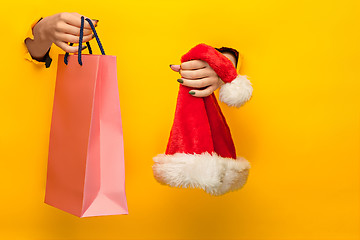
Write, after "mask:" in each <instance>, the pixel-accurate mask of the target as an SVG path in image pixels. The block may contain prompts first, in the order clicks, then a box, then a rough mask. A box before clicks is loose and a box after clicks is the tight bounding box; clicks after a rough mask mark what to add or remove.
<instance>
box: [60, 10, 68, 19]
mask: <svg viewBox="0 0 360 240" xmlns="http://www.w3.org/2000/svg"><path fill="white" fill-rule="evenodd" d="M68 16H69V13H68V12H62V13H60V14H59V18H60V19H61V20H66V19H67V18H68Z"/></svg>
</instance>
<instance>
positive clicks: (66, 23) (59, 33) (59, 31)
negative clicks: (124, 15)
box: [25, 12, 98, 60]
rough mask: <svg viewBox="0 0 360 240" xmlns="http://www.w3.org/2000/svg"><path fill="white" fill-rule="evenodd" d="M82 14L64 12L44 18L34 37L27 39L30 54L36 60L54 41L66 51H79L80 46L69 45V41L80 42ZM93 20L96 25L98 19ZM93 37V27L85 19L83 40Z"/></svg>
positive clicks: (34, 31)
mask: <svg viewBox="0 0 360 240" xmlns="http://www.w3.org/2000/svg"><path fill="white" fill-rule="evenodd" d="M81 16H82V15H80V14H79V13H68V12H63V13H58V14H55V15H51V16H48V17H45V18H43V19H42V20H41V21H40V22H38V23H37V24H36V25H35V26H34V28H33V35H34V39H30V38H27V39H26V40H25V44H26V46H27V48H28V50H29V53H30V55H31V56H32V57H33V58H34V59H36V60H39V59H41V58H43V57H44V56H45V54H46V52H47V51H48V50H49V48H50V47H51V45H52V44H53V43H54V44H55V45H56V46H58V47H59V48H61V49H62V50H64V51H65V52H69V53H75V52H77V51H78V47H77V46H69V45H68V43H79V36H80V25H81V20H80V19H81ZM92 22H93V24H94V26H96V25H97V22H98V21H97V20H92ZM92 38H93V32H92V30H91V27H90V25H89V23H88V22H87V21H85V22H84V36H83V42H88V41H90V40H91V39H92ZM85 47H86V46H83V49H84V48H85Z"/></svg>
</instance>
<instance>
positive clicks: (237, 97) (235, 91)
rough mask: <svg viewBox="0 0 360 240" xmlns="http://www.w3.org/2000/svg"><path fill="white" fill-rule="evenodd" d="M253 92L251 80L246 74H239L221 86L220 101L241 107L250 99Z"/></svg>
mask: <svg viewBox="0 0 360 240" xmlns="http://www.w3.org/2000/svg"><path fill="white" fill-rule="evenodd" d="M252 92H253V88H252V86H251V82H250V81H249V79H247V77H246V76H242V75H238V76H237V77H236V78H235V79H234V80H233V81H232V82H230V83H225V84H224V85H223V86H222V87H221V88H220V94H219V98H220V101H222V102H224V103H226V104H227V105H228V106H230V107H232V106H234V107H241V106H242V105H244V103H246V102H247V101H249V100H250V98H251V95H252Z"/></svg>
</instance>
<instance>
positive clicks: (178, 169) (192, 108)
mask: <svg viewBox="0 0 360 240" xmlns="http://www.w3.org/2000/svg"><path fill="white" fill-rule="evenodd" d="M196 59H198V60H203V61H206V62H207V63H208V64H209V65H210V66H211V67H212V68H213V69H214V71H215V72H216V73H217V74H218V76H219V77H220V78H221V79H222V80H223V81H224V82H226V83H231V82H232V81H234V80H235V79H237V77H238V76H237V72H236V69H235V67H234V66H233V64H232V62H231V61H230V60H229V59H228V58H226V57H225V56H224V55H222V54H221V53H220V52H218V51H217V50H215V49H214V48H213V47H211V46H208V45H205V44H199V45H197V46H195V47H194V48H193V49H191V50H190V51H189V52H188V53H187V54H185V55H184V56H183V57H182V58H181V61H182V62H186V61H190V60H196ZM190 90H191V88H188V87H186V86H183V85H180V88H179V93H178V98H177V105H176V111H175V118H174V123H173V126H172V129H171V132H170V138H169V142H168V145H167V149H166V152H165V154H159V155H158V156H156V157H154V165H153V173H154V177H155V179H156V180H157V181H159V182H160V183H162V184H166V185H169V186H173V187H185V188H187V187H192V188H202V189H204V190H205V191H206V192H207V193H209V194H212V195H222V194H224V193H226V192H229V191H233V190H236V189H239V188H241V187H242V186H243V185H244V184H245V183H246V180H247V177H248V173H249V168H250V164H249V162H248V161H247V160H246V159H244V158H241V157H237V156H236V151H235V146H234V143H233V140H232V137H231V133H230V129H229V127H228V125H227V123H226V120H225V117H224V115H223V114H222V112H221V109H220V107H219V104H218V102H217V100H216V97H215V95H214V94H211V95H210V96H208V97H205V98H198V97H194V96H192V95H190V94H189V91H190Z"/></svg>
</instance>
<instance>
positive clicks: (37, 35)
mask: <svg viewBox="0 0 360 240" xmlns="http://www.w3.org/2000/svg"><path fill="white" fill-rule="evenodd" d="M32 32H33V36H34V42H35V43H38V44H41V45H44V46H46V45H48V46H49V47H50V46H51V44H52V41H51V40H50V39H49V38H48V36H47V34H46V21H44V20H42V19H40V20H39V21H38V22H37V23H36V24H35V26H34V27H33V28H32Z"/></svg>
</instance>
